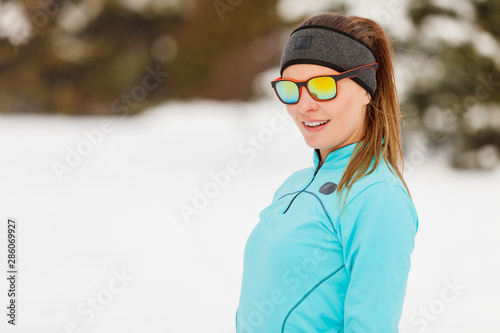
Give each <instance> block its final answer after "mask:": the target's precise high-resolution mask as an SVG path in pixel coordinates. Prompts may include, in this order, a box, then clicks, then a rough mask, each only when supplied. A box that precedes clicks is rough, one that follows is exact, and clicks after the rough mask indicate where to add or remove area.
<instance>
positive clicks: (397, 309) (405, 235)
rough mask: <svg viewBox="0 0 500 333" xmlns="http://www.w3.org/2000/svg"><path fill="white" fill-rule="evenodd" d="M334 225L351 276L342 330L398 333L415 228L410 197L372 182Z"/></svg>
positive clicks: (414, 213) (397, 190)
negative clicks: (337, 227)
mask: <svg viewBox="0 0 500 333" xmlns="http://www.w3.org/2000/svg"><path fill="white" fill-rule="evenodd" d="M338 222H339V238H340V239H341V242H342V244H343V248H344V261H345V265H346V269H347V272H348V274H349V275H350V283H349V287H348V289H347V293H346V299H345V304H344V332H345V333H354V332H355V333H395V332H398V324H399V320H400V318H401V313H402V309H403V301H404V298H405V293H406V283H407V279H408V274H409V271H410V255H411V253H412V252H413V248H414V242H415V236H416V232H417V230H418V217H417V213H416V211H415V208H414V206H413V203H412V201H411V199H410V198H409V197H408V196H407V194H406V193H405V192H404V191H403V189H401V188H400V187H394V184H389V183H387V182H379V183H375V184H372V185H370V186H369V187H367V188H366V189H364V190H363V191H362V192H361V193H359V194H358V195H357V196H356V197H355V198H354V199H353V200H352V201H351V202H349V204H348V205H347V206H346V208H345V211H344V215H343V216H341V217H340V219H339V221H338Z"/></svg>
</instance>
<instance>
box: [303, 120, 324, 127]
mask: <svg viewBox="0 0 500 333" xmlns="http://www.w3.org/2000/svg"><path fill="white" fill-rule="evenodd" d="M329 121H330V120H323V121H312V122H307V121H303V123H304V125H306V126H307V127H311V128H314V127H318V126H321V125H324V124H326V123H328V122H329Z"/></svg>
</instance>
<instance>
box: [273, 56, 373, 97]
mask: <svg viewBox="0 0 500 333" xmlns="http://www.w3.org/2000/svg"><path fill="white" fill-rule="evenodd" d="M368 68H373V69H375V70H376V69H377V68H378V63H372V64H367V65H363V66H359V67H356V68H353V69H350V70H348V71H345V72H342V73H340V74H333V75H317V76H313V77H311V78H309V79H307V80H305V81H297V80H293V79H283V78H282V77H279V78H277V79H275V80H273V81H271V86H272V87H273V89H274V92H275V93H276V96H278V98H279V100H280V101H281V102H282V103H283V104H288V105H292V104H297V103H298V102H299V101H300V97H302V89H300V88H301V87H306V90H307V92H308V93H309V95H310V96H311V97H312V98H313V99H314V100H316V101H318V102H324V101H329V100H332V99H334V98H335V97H337V96H338V94H339V93H338V85H337V83H338V81H340V80H342V79H348V78H352V77H356V76H358V75H359V74H360V73H361V72H362V71H364V70H365V69H368ZM318 77H330V78H333V81H334V82H335V89H336V90H337V91H336V93H335V96H333V97H332V98H327V99H320V98H317V97H315V96H314V95H313V94H311V91H309V87H308V86H307V85H308V83H309V81H310V80H312V79H315V78H318ZM281 81H290V82H294V83H295V85H296V86H297V88H298V89H299V98H298V99H297V101H296V102H294V103H287V102H285V101H283V100H282V99H281V97H280V95H279V94H278V91H277V90H276V84H277V83H278V82H281Z"/></svg>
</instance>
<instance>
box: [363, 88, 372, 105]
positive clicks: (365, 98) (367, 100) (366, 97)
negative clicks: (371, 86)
mask: <svg viewBox="0 0 500 333" xmlns="http://www.w3.org/2000/svg"><path fill="white" fill-rule="evenodd" d="M371 101H372V96H371V95H370V94H369V93H368V91H365V97H364V101H363V105H368V104H370V102H371Z"/></svg>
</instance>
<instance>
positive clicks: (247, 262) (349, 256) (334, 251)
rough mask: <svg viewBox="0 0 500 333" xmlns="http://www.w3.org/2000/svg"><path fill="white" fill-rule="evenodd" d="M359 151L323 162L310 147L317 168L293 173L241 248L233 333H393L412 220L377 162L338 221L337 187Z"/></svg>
mask: <svg viewBox="0 0 500 333" xmlns="http://www.w3.org/2000/svg"><path fill="white" fill-rule="evenodd" d="M355 146H356V143H353V144H350V145H347V146H344V147H342V148H340V149H337V150H335V151H333V152H331V153H329V154H328V155H327V156H326V159H325V162H324V163H323V164H321V163H320V159H319V156H318V154H319V150H317V149H315V150H314V158H313V162H314V166H313V167H309V168H306V169H302V170H299V171H296V172H294V173H293V174H291V175H290V176H289V177H288V178H287V179H286V180H285V182H284V183H283V184H282V185H281V186H280V187H279V188H278V190H277V191H276V193H275V194H274V197H273V200H272V203H271V204H270V205H269V206H268V207H266V208H265V209H263V210H262V211H261V212H260V214H259V218H260V221H259V223H258V224H257V225H256V226H255V227H254V229H253V230H252V232H251V233H250V235H249V237H248V240H247V243H246V245H245V251H244V258H243V278H242V283H241V292H240V299H239V304H238V307H237V309H236V318H235V319H236V332H237V333H279V332H283V333H305V332H306V333H318V332H325V333H326V332H329V333H338V332H343V333H394V332H398V324H399V320H400V318H401V313H402V309H403V301H404V298H405V293H406V284H407V280H408V274H409V271H410V255H411V253H412V252H413V248H414V243H415V236H416V233H417V230H418V216H417V212H416V210H415V207H414V205H413V202H412V200H411V199H410V197H409V195H408V193H407V191H406V189H405V187H404V185H403V183H402V182H401V180H400V179H399V178H398V177H397V176H394V175H393V174H392V173H391V172H390V170H389V168H388V166H387V164H386V163H385V161H384V160H383V159H382V162H381V163H380V164H379V166H378V167H377V168H376V169H375V171H374V172H372V173H371V174H369V175H367V176H365V177H363V178H362V179H360V180H358V181H357V182H355V183H354V185H353V187H352V188H351V190H350V192H349V194H348V196H347V201H346V206H345V210H344V212H343V214H340V212H341V210H340V209H339V208H340V207H341V205H342V203H343V202H341V204H340V207H339V198H338V195H337V191H336V188H337V184H338V183H339V181H340V178H341V177H342V173H343V172H344V170H345V168H346V166H347V164H348V162H349V159H350V157H351V155H352V153H353V151H354V148H355ZM372 163H373V161H372ZM344 195H345V192H344V193H343V195H342V200H343V198H344Z"/></svg>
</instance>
